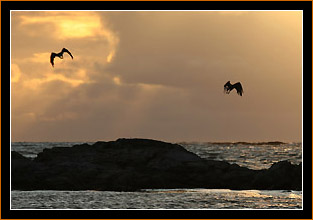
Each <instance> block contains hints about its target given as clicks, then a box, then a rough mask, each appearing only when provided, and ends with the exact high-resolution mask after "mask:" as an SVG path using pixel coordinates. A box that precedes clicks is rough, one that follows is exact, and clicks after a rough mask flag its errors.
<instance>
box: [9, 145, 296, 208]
mask: <svg viewBox="0 0 313 220" xmlns="http://www.w3.org/2000/svg"><path fill="white" fill-rule="evenodd" d="M74 144H80V143H69V142H59V143H56V142H50V143H44V142H36V143H30V142H16V143H12V147H11V150H15V151H17V152H19V153H21V154H23V155H24V156H27V157H31V158H34V157H36V155H37V154H38V153H39V152H41V151H42V150H43V149H44V148H52V147H71V146H72V145H74ZM90 144H92V143H90ZM179 144H181V145H182V146H184V147H185V148H186V149H187V150H189V151H191V152H193V153H196V154H197V155H199V156H200V157H202V158H207V159H212V160H223V161H228V162H230V163H237V164H239V165H240V166H245V167H248V168H250V169H264V168H269V167H270V166H271V165H272V164H273V163H275V162H278V161H282V160H289V161H291V162H292V163H296V164H299V163H301V162H302V144H301V143H284V144H279V145H277V144H269V143H268V144H266V143H265V144H259V143H197V142H193V143H185V142H184V143H179ZM11 208H12V209H301V208H302V192H301V191H283V190H271V191H267V190H228V189H179V190H177V189H176V190H175V189H173V190H163V189H160V190H145V191H142V192H100V191H12V192H11Z"/></svg>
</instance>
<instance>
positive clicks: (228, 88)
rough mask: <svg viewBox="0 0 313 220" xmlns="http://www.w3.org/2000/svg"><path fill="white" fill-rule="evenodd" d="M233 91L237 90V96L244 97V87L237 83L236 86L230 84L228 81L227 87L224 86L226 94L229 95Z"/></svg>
mask: <svg viewBox="0 0 313 220" xmlns="http://www.w3.org/2000/svg"><path fill="white" fill-rule="evenodd" d="M233 89H236V91H237V94H238V95H240V96H242V93H243V89H242V85H241V83H240V82H237V83H235V84H234V85H233V84H231V83H230V81H228V82H227V83H226V84H225V85H224V92H225V93H226V94H229V93H230V92H231V91H232V90H233Z"/></svg>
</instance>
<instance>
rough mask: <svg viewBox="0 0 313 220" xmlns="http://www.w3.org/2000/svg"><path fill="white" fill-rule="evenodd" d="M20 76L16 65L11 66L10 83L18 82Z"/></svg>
mask: <svg viewBox="0 0 313 220" xmlns="http://www.w3.org/2000/svg"><path fill="white" fill-rule="evenodd" d="M21 75H22V73H21V70H20V68H19V67H18V65H16V64H12V65H11V82H12V83H16V82H18V81H19V80H20V78H21Z"/></svg>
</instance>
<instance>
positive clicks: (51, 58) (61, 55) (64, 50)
mask: <svg viewBox="0 0 313 220" xmlns="http://www.w3.org/2000/svg"><path fill="white" fill-rule="evenodd" d="M64 52H66V53H68V54H69V55H70V56H71V57H72V59H73V55H72V54H71V52H70V51H68V50H67V49H66V48H63V49H62V51H61V52H60V53H54V52H52V53H51V55H50V63H51V65H52V67H54V58H55V57H59V58H60V59H63V53H64Z"/></svg>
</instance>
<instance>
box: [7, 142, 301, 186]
mask: <svg viewBox="0 0 313 220" xmlns="http://www.w3.org/2000/svg"><path fill="white" fill-rule="evenodd" d="M301 175H302V166H301V164H299V165H293V164H291V163H290V162H287V161H283V162H279V163H276V164H273V165H272V167H271V168H269V169H267V170H251V169H248V168H245V167H240V166H238V165H237V164H230V163H228V162H223V161H214V160H206V159H202V158H200V157H199V156H197V155H196V154H194V153H191V152H189V151H187V150H186V149H185V148H183V147H182V146H180V145H178V144H171V143H166V142H162V141H155V140H148V139H118V140H116V141H110V142H103V141H99V142H96V143H94V144H92V145H89V144H81V145H74V146H72V147H55V148H51V149H44V150H43V152H41V153H39V154H38V155H37V157H36V158H34V159H33V160H31V159H28V158H25V157H23V156H22V155H20V154H19V153H17V152H14V151H13V152H12V189H13V190H116V191H133V190H140V189H156V188H162V189H166V188H167V189H169V188H228V189H289V190H301V185H302V176H301Z"/></svg>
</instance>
